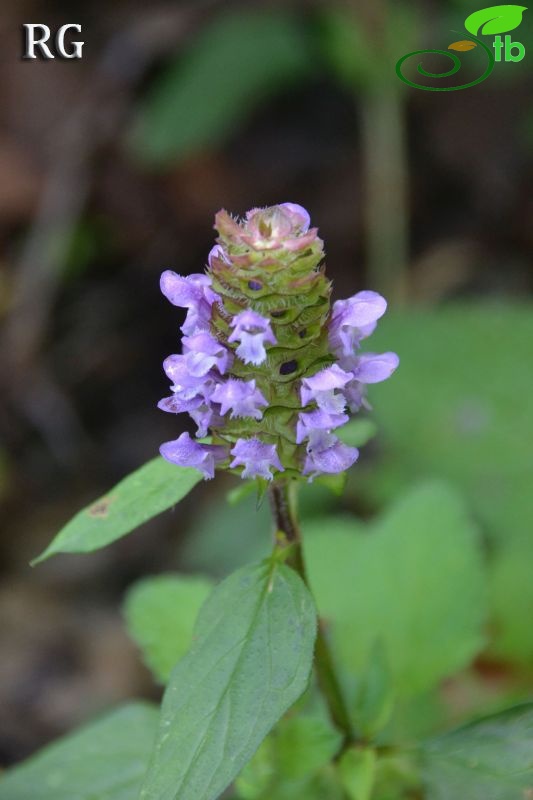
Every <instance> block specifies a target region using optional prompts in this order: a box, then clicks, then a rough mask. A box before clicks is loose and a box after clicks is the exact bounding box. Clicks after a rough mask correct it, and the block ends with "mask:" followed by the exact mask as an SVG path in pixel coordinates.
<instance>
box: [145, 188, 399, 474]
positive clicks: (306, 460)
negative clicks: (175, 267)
mask: <svg viewBox="0 0 533 800" xmlns="http://www.w3.org/2000/svg"><path fill="white" fill-rule="evenodd" d="M215 227H216V229H217V231H218V238H217V240H216V243H215V245H214V246H213V247H212V249H211V251H210V252H209V254H208V257H207V268H206V274H205V275H191V276H188V277H186V278H183V277H181V276H179V275H176V274H175V273H173V272H170V271H167V272H165V273H164V274H163V277H162V281H161V286H162V290H163V293H164V294H165V295H166V296H167V297H168V299H169V300H170V301H171V302H172V303H173V304H174V305H179V306H182V307H184V308H187V310H188V313H187V319H186V321H185V324H184V325H183V328H182V330H183V332H184V333H185V336H184V338H183V342H182V345H183V351H182V353H181V354H180V355H173V356H169V358H168V359H166V360H165V363H164V367H165V372H166V373H167V375H168V377H169V379H170V381H171V384H172V385H171V392H172V393H171V395H170V397H166V398H164V399H163V400H161V401H160V403H159V407H160V408H162V409H163V410H164V411H168V412H171V413H174V414H176V413H182V412H185V413H188V414H189V416H190V417H191V418H192V419H193V420H194V422H195V423H196V425H197V434H196V435H197V437H199V438H204V437H210V440H211V443H210V444H205V443H202V442H198V441H195V440H194V439H191V437H190V436H189V434H182V436H180V437H179V439H177V440H176V441H175V442H167V444H166V445H163V447H162V450H161V452H162V454H163V455H164V457H165V458H168V459H169V460H171V461H173V462H174V463H176V464H180V465H185V464H188V465H190V466H195V467H196V468H198V469H200V470H202V472H203V474H204V476H206V477H211V476H212V474H213V472H214V470H215V468H216V467H218V468H222V469H227V470H230V471H232V472H234V473H236V474H237V475H240V477H242V478H244V479H248V478H258V479H263V480H282V479H284V480H286V479H289V478H291V479H294V478H305V479H307V480H313V479H315V478H316V477H318V476H320V475H327V474H330V475H331V474H336V473H341V472H344V471H345V470H346V469H348V468H349V467H350V466H351V465H352V464H353V463H354V462H355V461H356V460H357V457H358V451H357V450H356V448H353V447H349V446H348V445H345V444H344V443H343V442H342V441H340V439H339V438H337V436H336V435H335V433H334V432H337V431H338V430H339V429H340V428H342V426H343V425H345V424H346V422H347V421H348V420H349V412H351V413H357V412H358V411H359V410H360V409H362V408H365V409H367V410H369V409H370V406H369V404H368V401H367V400H366V387H367V385H368V384H372V383H377V382H379V381H382V380H385V379H386V378H388V377H389V376H390V375H391V374H392V372H393V371H394V370H395V369H396V367H397V365H398V357H397V356H396V355H395V354H394V353H382V354H375V353H361V352H360V348H361V343H362V342H363V341H364V339H365V338H366V337H368V336H369V335H370V334H371V333H372V331H373V330H374V328H375V327H376V325H377V322H378V320H379V318H380V317H381V316H382V315H383V314H384V312H385V309H386V306H387V303H386V301H385V299H384V298H383V297H381V295H379V294H377V293H376V292H372V291H360V292H358V293H357V294H354V295H353V297H350V298H348V299H347V300H337V301H336V302H335V303H334V304H333V307H332V306H331V298H330V296H331V283H330V282H329V281H328V279H327V278H326V275H325V270H324V265H323V257H324V251H323V243H322V240H321V239H320V238H319V236H318V231H317V229H316V228H313V227H311V223H310V219H309V214H308V213H307V211H306V210H305V209H304V208H303V207H302V206H300V205H298V204H297V203H281V204H280V205H277V206H271V207H270V208H254V209H252V210H251V211H248V212H247V213H246V214H245V216H244V217H243V218H242V219H237V218H234V217H232V216H230V215H229V214H228V213H227V212H226V211H220V212H219V213H218V214H217V215H216V218H215ZM213 448H214V449H213Z"/></svg>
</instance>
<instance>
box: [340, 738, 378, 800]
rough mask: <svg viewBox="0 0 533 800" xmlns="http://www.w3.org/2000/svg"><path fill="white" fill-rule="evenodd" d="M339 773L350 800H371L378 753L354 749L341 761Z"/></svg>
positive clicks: (370, 749)
mask: <svg viewBox="0 0 533 800" xmlns="http://www.w3.org/2000/svg"><path fill="white" fill-rule="evenodd" d="M339 773H340V776H341V780H342V785H343V786H344V788H345V790H346V793H347V795H348V797H349V798H350V800H370V797H371V794H372V787H373V785H374V778H375V775H376V751H375V750H373V749H372V748H371V747H353V748H351V749H350V750H347V751H346V752H345V753H344V755H343V756H342V758H341V760H340V761H339Z"/></svg>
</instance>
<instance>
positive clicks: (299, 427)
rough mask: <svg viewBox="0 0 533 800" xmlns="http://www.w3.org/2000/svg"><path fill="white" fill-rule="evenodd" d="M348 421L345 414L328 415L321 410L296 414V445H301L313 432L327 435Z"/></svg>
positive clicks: (316, 409)
mask: <svg viewBox="0 0 533 800" xmlns="http://www.w3.org/2000/svg"><path fill="white" fill-rule="evenodd" d="M348 420H349V417H348V415H347V414H330V413H328V412H327V411H324V410H323V409H321V408H315V409H314V410H313V411H303V412H301V413H300V414H298V422H297V423H296V443H297V444H301V443H302V442H303V441H304V440H305V439H308V438H309V437H310V436H311V435H312V433H313V431H317V430H322V431H326V432H328V433H329V432H330V431H332V430H334V429H335V428H338V427H339V426H340V425H344V424H345V423H346V422H348Z"/></svg>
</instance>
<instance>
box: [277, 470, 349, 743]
mask: <svg viewBox="0 0 533 800" xmlns="http://www.w3.org/2000/svg"><path fill="white" fill-rule="evenodd" d="M297 489H298V484H297V482H296V481H290V482H287V481H284V482H279V483H274V484H273V485H272V486H271V488H270V490H269V496H270V505H271V508H272V514H273V517H274V522H275V524H276V538H277V546H278V547H289V548H290V553H289V556H288V558H287V561H286V563H287V564H288V565H289V566H290V567H292V568H293V569H294V570H295V571H296V572H297V573H298V574H299V575H300V577H301V578H302V580H303V581H304V583H305V585H306V586H307V588H308V589H310V586H309V581H308V578H307V572H306V569H305V561H304V554H303V547H302V536H301V532H300V527H299V525H298V519H297V510H296V492H297ZM315 669H316V674H317V679H318V685H319V687H320V691H321V692H322V695H323V696H324V699H325V701H326V704H327V706H328V710H329V713H330V716H331V719H332V721H333V722H334V724H335V725H336V726H337V728H338V729H339V730H340V731H341V732H342V733H343V734H344V744H345V745H348V744H349V743H351V742H353V741H354V732H353V729H352V723H351V721H350V715H349V714H348V710H347V708H346V703H345V700H344V696H343V693H342V689H341V686H340V683H339V680H338V678H337V675H336V673H335V666H334V663H333V657H332V655H331V652H330V649H329V645H328V642H327V639H326V635H325V632H324V624H323V622H322V621H321V620H320V619H319V621H318V630H317V637H316V642H315Z"/></svg>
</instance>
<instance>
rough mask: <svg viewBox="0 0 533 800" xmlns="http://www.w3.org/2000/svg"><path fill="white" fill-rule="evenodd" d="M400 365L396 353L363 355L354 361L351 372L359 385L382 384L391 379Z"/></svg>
mask: <svg viewBox="0 0 533 800" xmlns="http://www.w3.org/2000/svg"><path fill="white" fill-rule="evenodd" d="M399 363H400V359H399V358H398V356H397V355H396V353H363V354H362V355H360V356H357V357H356V358H354V359H353V365H350V367H351V368H350V371H351V373H352V375H353V377H354V378H355V379H356V380H357V381H359V383H380V382H381V381H386V380H387V378H390V376H391V375H392V373H393V372H394V370H395V369H396V367H397V366H398V364H399Z"/></svg>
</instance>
